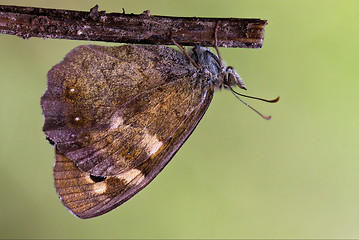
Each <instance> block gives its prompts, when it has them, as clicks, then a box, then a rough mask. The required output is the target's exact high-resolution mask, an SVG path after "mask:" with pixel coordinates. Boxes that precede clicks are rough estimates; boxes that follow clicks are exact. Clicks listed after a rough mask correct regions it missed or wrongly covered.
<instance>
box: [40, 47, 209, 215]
mask: <svg viewBox="0 0 359 240" xmlns="http://www.w3.org/2000/svg"><path fill="white" fill-rule="evenodd" d="M194 71H195V69H193V67H192V66H191V65H190V64H189V63H188V60H187V59H186V58H185V57H184V56H183V55H182V54H181V53H179V52H177V51H175V50H173V49H170V48H166V47H163V46H132V45H125V46H121V47H99V46H81V47H78V48H75V49H74V50H72V51H71V52H70V53H69V54H68V55H67V56H66V58H65V59H64V61H63V62H61V63H60V64H58V65H56V66H55V67H54V68H53V69H52V70H50V72H49V74H48V89H47V91H46V92H45V93H44V95H43V97H42V99H41V105H42V108H43V114H44V116H45V124H44V127H43V130H44V132H45V134H46V135H47V137H48V138H49V139H51V140H52V141H53V142H55V147H56V163H55V167H54V177H55V186H56V189H57V192H58V194H59V196H60V198H61V200H62V202H63V204H64V205H65V206H66V207H67V208H68V209H69V210H70V211H71V212H73V213H74V214H75V215H76V216H78V217H80V218H90V217H94V216H98V215H101V214H103V213H106V212H108V211H110V210H112V209H113V208H115V207H117V206H119V205H120V204H122V203H123V202H125V201H126V200H128V199H129V198H131V197H132V196H133V195H134V194H136V193H137V192H138V191H140V190H141V189H142V188H143V187H145V186H146V185H147V184H148V183H149V182H150V181H151V180H152V179H153V178H154V177H155V176H156V175H157V174H158V173H159V172H160V171H161V170H162V169H163V168H164V166H165V165H166V164H167V163H168V162H169V160H170V159H171V158H172V156H173V155H174V154H175V153H176V151H177V150H178V149H179V148H180V146H181V145H182V144H183V143H184V141H185V140H186V139H187V138H188V136H189V135H190V134H191V133H192V131H193V130H194V128H195V127H196V125H197V124H198V122H199V120H200V119H201V118H202V116H203V114H204V113H205V111H206V109H207V108H208V106H209V103H210V101H211V99H212V96H213V91H211V90H207V89H204V88H202V87H201V86H200V84H194V81H195V80H194V79H192V76H193V72H194ZM96 176H97V177H96ZM99 176H100V177H99ZM100 180H101V181H100Z"/></svg>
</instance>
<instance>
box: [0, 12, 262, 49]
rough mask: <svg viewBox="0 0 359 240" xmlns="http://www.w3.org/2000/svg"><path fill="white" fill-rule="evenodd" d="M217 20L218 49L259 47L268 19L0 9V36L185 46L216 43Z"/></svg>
mask: <svg viewBox="0 0 359 240" xmlns="http://www.w3.org/2000/svg"><path fill="white" fill-rule="evenodd" d="M218 21H219V26H218V32H217V38H218V42H217V45H218V46H219V47H242V48H261V47H262V43H263V37H264V27H265V25H266V24H267V21H266V20H260V19H244V18H197V17H164V16H155V15H151V14H150V13H149V11H145V12H143V13H142V14H138V15H136V14H125V13H124V12H123V13H105V11H98V6H97V5H96V6H95V7H93V8H92V9H91V10H90V12H84V11H70V10H59V9H47V8H33V7H18V6H4V5H0V33H3V34H12V35H16V36H19V37H22V38H25V39H27V38H30V37H41V38H57V39H74V40H89V41H105V42H121V43H140V44H164V45H171V44H173V41H172V40H171V33H172V37H173V39H175V40H176V42H178V43H179V44H181V45H194V44H200V45H202V46H213V45H214V30H215V27H216V24H217V22H218Z"/></svg>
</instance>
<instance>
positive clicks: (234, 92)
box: [229, 87, 279, 120]
mask: <svg viewBox="0 0 359 240" xmlns="http://www.w3.org/2000/svg"><path fill="white" fill-rule="evenodd" d="M229 89H230V90H231V92H232V93H233V95H234V96H235V97H236V98H237V99H238V100H239V101H241V102H242V103H243V104H244V105H246V106H247V107H249V108H250V109H252V110H253V111H254V112H256V113H257V114H258V115H259V116H261V117H262V118H264V119H265V120H270V119H271V118H272V117H271V116H264V115H263V114H261V113H260V112H258V111H257V110H256V109H255V108H253V107H252V106H250V105H249V104H248V103H246V102H245V101H243V100H242V99H240V98H239V97H238V96H237V95H239V96H243V97H248V98H253V99H257V100H261V101H264V102H271V103H274V102H278V100H279V97H277V98H276V99H273V100H266V99H263V98H257V97H252V96H247V95H244V94H240V93H237V92H236V91H234V90H233V89H232V88H231V87H229Z"/></svg>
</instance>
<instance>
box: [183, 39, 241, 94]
mask: <svg viewBox="0 0 359 240" xmlns="http://www.w3.org/2000/svg"><path fill="white" fill-rule="evenodd" d="M190 56H191V58H192V59H194V61H195V63H196V64H197V65H198V66H199V73H200V74H199V76H200V78H199V79H201V81H203V83H204V85H205V86H207V87H210V88H213V89H214V90H216V89H222V88H230V87H232V86H234V85H237V86H238V87H240V88H242V89H245V90H246V87H245V85H244V82H243V81H242V79H241V77H240V76H239V75H238V73H237V72H236V70H234V68H233V67H231V66H228V67H226V66H225V64H224V63H223V61H222V60H221V59H220V58H219V57H218V56H217V55H216V54H214V53H213V52H211V51H210V50H209V49H208V48H205V47H201V46H199V45H196V46H195V47H193V48H192V51H191V54H190Z"/></svg>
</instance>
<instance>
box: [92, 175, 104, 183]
mask: <svg viewBox="0 0 359 240" xmlns="http://www.w3.org/2000/svg"><path fill="white" fill-rule="evenodd" d="M90 178H91V180H92V181H94V182H103V181H105V179H106V177H101V176H95V175H91V174H90Z"/></svg>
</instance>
